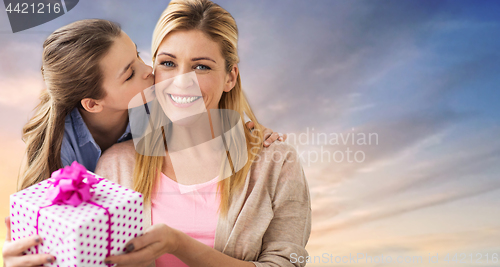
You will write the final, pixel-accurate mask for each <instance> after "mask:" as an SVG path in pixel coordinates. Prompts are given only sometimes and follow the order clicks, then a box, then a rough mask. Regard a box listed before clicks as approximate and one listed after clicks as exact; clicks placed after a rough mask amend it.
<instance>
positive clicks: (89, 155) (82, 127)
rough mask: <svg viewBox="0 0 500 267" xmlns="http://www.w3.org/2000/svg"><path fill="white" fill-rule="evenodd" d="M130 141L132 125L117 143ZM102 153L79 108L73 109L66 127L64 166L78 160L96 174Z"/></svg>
mask: <svg viewBox="0 0 500 267" xmlns="http://www.w3.org/2000/svg"><path fill="white" fill-rule="evenodd" d="M130 139H132V134H131V132H130V124H128V125H127V129H125V132H124V133H123V134H122V136H121V137H120V138H119V139H118V141H117V143H120V142H123V141H127V140H130ZM101 153H102V150H101V148H100V147H99V145H98V144H97V143H96V142H95V140H94V138H93V137H92V134H91V133H90V131H89V129H88V128H87V125H86V124H85V122H84V121H83V118H82V115H81V114H80V112H79V111H78V108H75V109H73V111H71V113H70V114H68V116H66V121H65V125H64V137H63V141H62V146H61V161H62V165H63V166H67V165H71V163H72V162H73V161H75V160H76V161H77V162H78V163H80V164H82V165H83V166H85V168H87V170H89V171H91V172H94V170H95V167H96V165H97V161H98V160H99V158H100V157H101Z"/></svg>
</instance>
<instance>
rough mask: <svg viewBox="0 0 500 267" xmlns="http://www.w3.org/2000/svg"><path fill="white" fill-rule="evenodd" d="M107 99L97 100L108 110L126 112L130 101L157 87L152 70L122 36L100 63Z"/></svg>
mask: <svg viewBox="0 0 500 267" xmlns="http://www.w3.org/2000/svg"><path fill="white" fill-rule="evenodd" d="M100 67H101V70H102V72H103V77H104V80H103V89H104V90H105V91H106V96H105V97H104V98H103V99H100V100H97V101H96V103H98V104H101V106H102V107H103V108H107V109H109V110H127V109H128V105H129V102H130V100H131V99H132V98H133V97H134V96H135V95H137V94H139V93H140V92H141V91H143V90H145V89H147V88H149V87H151V86H152V85H153V84H154V76H153V69H152V68H151V67H150V66H148V65H146V64H145V63H144V61H142V59H141V58H140V57H139V53H138V52H137V46H136V45H135V43H134V42H132V40H131V39H130V38H129V37H128V35H127V34H125V33H124V32H122V34H121V35H120V36H119V37H118V38H116V39H115V41H114V43H113V45H112V46H111V48H110V50H109V52H108V53H107V54H106V56H104V57H103V59H102V60H101V62H100Z"/></svg>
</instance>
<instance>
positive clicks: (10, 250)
mask: <svg viewBox="0 0 500 267" xmlns="http://www.w3.org/2000/svg"><path fill="white" fill-rule="evenodd" d="M5 225H6V226H7V238H6V239H5V243H4V245H3V251H2V256H3V262H4V267H15V266H40V265H41V264H44V263H52V262H54V257H53V256H52V255H49V254H33V255H23V252H24V251H26V250H27V249H28V248H30V247H33V246H35V245H38V244H40V243H42V237H40V236H38V235H33V236H29V237H25V238H22V239H19V240H16V241H11V236H10V217H6V218H5Z"/></svg>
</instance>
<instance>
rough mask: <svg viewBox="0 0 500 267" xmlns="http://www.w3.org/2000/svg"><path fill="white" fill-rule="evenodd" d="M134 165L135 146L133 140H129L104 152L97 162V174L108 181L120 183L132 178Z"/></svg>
mask: <svg viewBox="0 0 500 267" xmlns="http://www.w3.org/2000/svg"><path fill="white" fill-rule="evenodd" d="M134 165H135V146H134V142H133V141H132V140H128V141H125V142H121V143H117V144H114V145H113V146H111V147H110V148H108V149H107V150H106V151H104V153H103V154H102V155H101V157H100V158H99V161H98V162H97V166H96V169H95V173H96V174H97V175H100V176H102V177H104V178H106V179H109V180H112V181H115V182H120V180H121V179H123V178H131V177H132V174H133V170H134ZM120 183H121V182H120Z"/></svg>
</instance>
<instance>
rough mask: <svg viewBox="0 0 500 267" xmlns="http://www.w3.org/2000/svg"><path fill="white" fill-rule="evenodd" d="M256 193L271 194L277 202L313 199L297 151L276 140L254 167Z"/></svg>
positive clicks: (253, 180)
mask: <svg viewBox="0 0 500 267" xmlns="http://www.w3.org/2000/svg"><path fill="white" fill-rule="evenodd" d="M250 179H251V181H250V183H251V184H252V188H253V189H252V191H253V190H257V191H262V190H264V191H267V192H268V193H269V196H270V198H271V199H274V200H275V201H285V200H287V201H288V200H296V201H306V202H307V201H308V200H309V186H308V183H307V179H306V177H305V174H304V170H303V168H302V164H301V160H300V155H299V154H298V153H297V150H296V149H295V148H294V147H293V146H292V145H289V144H287V143H284V142H279V141H276V142H274V143H272V144H271V145H270V146H269V147H264V148H262V150H261V151H260V153H259V154H258V155H257V156H256V158H255V160H254V163H253V165H252V168H251V175H250Z"/></svg>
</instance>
